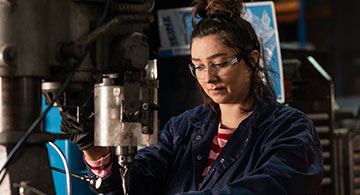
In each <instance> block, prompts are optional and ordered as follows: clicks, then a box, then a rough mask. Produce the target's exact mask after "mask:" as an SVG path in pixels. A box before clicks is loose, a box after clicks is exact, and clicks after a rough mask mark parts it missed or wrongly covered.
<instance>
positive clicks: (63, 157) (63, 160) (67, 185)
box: [48, 142, 71, 195]
mask: <svg viewBox="0 0 360 195" xmlns="http://www.w3.org/2000/svg"><path fill="white" fill-rule="evenodd" d="M48 143H49V145H50V146H51V147H53V148H54V149H55V151H56V152H57V153H58V154H59V156H60V158H61V160H62V162H63V164H64V168H65V173H66V187H67V194H68V195H71V179H70V169H69V165H68V163H67V161H66V158H65V156H64V154H63V153H62V152H61V150H60V148H58V147H57V146H56V145H55V144H54V143H52V142H48Z"/></svg>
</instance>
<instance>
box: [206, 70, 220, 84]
mask: <svg viewBox="0 0 360 195" xmlns="http://www.w3.org/2000/svg"><path fill="white" fill-rule="evenodd" d="M203 74H204V75H203V80H204V81H205V82H208V83H210V82H212V81H215V80H216V78H217V76H216V73H214V72H213V71H212V70H211V68H207V69H206V70H204V73H203Z"/></svg>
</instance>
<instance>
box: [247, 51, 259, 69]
mask: <svg viewBox="0 0 360 195" xmlns="http://www.w3.org/2000/svg"><path fill="white" fill-rule="evenodd" d="M259 57H260V53H259V51H258V50H253V51H252V52H251V53H250V58H249V62H250V63H251V65H252V66H253V67H255V65H256V64H257V63H258V62H259Z"/></svg>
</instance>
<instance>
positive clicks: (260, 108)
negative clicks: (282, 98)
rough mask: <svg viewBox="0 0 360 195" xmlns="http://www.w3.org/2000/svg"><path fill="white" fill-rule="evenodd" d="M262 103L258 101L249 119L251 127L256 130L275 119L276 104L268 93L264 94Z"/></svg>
mask: <svg viewBox="0 0 360 195" xmlns="http://www.w3.org/2000/svg"><path fill="white" fill-rule="evenodd" d="M263 97H264V98H263V101H258V102H257V103H256V105H255V109H254V113H253V115H254V116H253V117H252V118H251V125H252V126H253V127H254V128H255V129H257V128H259V127H262V126H264V125H266V124H267V123H269V122H271V121H273V120H274V118H275V115H274V114H275V113H274V111H275V108H276V104H277V102H276V101H274V98H273V97H272V96H271V95H270V93H264V96H263Z"/></svg>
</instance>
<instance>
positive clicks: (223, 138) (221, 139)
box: [199, 124, 235, 189]
mask: <svg viewBox="0 0 360 195" xmlns="http://www.w3.org/2000/svg"><path fill="white" fill-rule="evenodd" d="M234 131H235V128H234V129H226V128H221V124H219V127H218V133H217V134H216V135H215V136H214V139H213V141H212V145H211V149H210V153H209V159H208V163H207V165H206V167H205V169H204V172H203V173H202V175H201V179H200V183H199V189H200V187H201V184H202V181H203V179H204V177H205V175H206V174H207V172H208V171H209V170H210V167H211V165H212V164H213V162H214V161H215V160H216V158H217V157H218V156H219V153H220V152H221V150H222V149H223V148H224V146H225V144H226V142H227V141H228V140H229V139H230V137H231V135H232V134H233V133H234Z"/></svg>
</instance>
